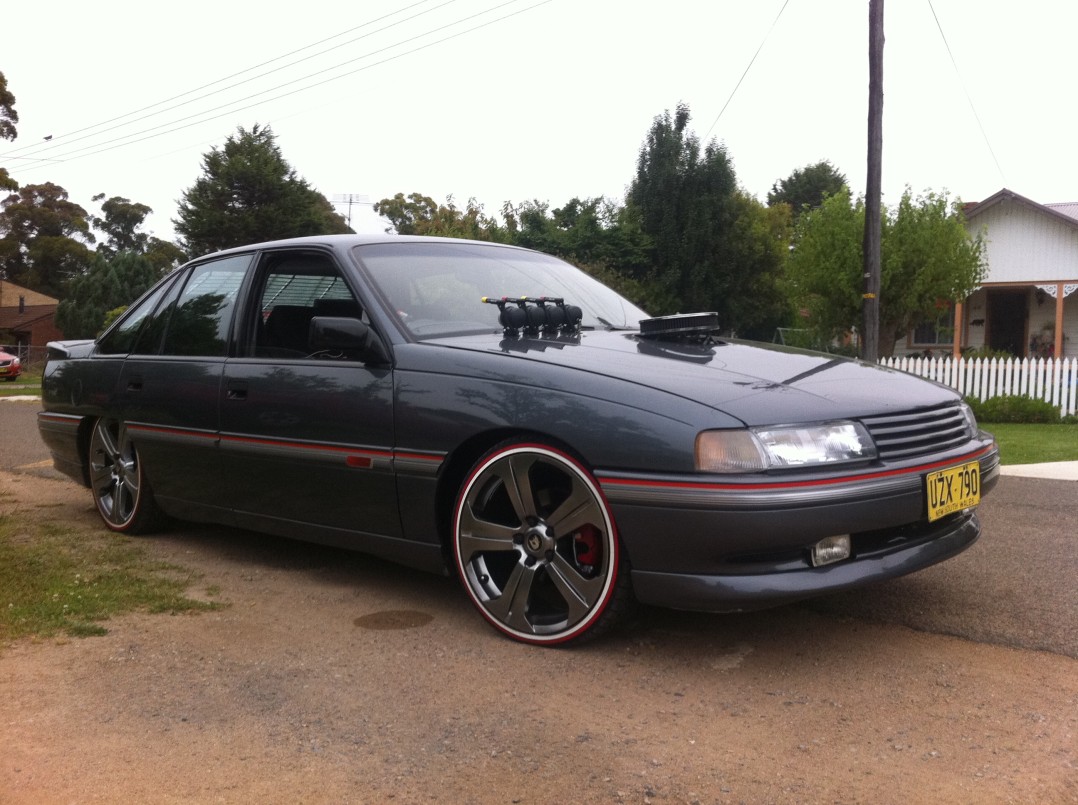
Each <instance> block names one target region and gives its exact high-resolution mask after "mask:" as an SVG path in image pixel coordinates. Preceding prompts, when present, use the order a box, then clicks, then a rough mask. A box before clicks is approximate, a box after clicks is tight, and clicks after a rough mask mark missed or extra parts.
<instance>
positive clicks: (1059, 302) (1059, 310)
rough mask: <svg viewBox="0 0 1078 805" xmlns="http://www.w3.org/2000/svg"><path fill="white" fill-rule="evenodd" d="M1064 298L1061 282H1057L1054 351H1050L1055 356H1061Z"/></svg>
mask: <svg viewBox="0 0 1078 805" xmlns="http://www.w3.org/2000/svg"><path fill="white" fill-rule="evenodd" d="M1064 299H1066V295H1065V294H1064V292H1063V283H1062V282H1061V283H1059V285H1058V286H1057V288H1056V343H1055V352H1053V353H1052V355H1054V356H1055V357H1056V358H1062V357H1063V300H1064Z"/></svg>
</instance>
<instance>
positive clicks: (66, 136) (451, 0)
mask: <svg viewBox="0 0 1078 805" xmlns="http://www.w3.org/2000/svg"><path fill="white" fill-rule="evenodd" d="M426 2H429V0H420V2H418V3H413V4H412V5H411V6H406V7H405V8H403V9H401V10H400V11H395V12H393V13H391V14H385V15H383V16H381V17H378V18H376V19H374V20H370V21H368V22H365V23H363V24H362V25H357V26H356V27H355V28H350V29H349V30H348V31H344V32H342V33H339V34H335V35H334V36H331V37H328V38H326V39H322V40H319V41H318V42H314V43H312V44H310V45H305V46H303V47H301V48H297V49H296V50H293V51H291V52H289V53H286V54H284V55H283V56H277V57H276V58H273V59H270V60H269V61H265V62H262V63H261V64H258V65H255V66H254V67H248V68H246V69H244V70H240V71H239V72H237V73H233V74H232V75H229V76H226V77H224V78H220V79H217V80H216V81H211V82H210V83H208V84H203V85H202V86H201V87H197V88H196V89H192V90H188V91H187V92H182V93H180V94H179V95H174V96H173V97H171V98H168V99H167V100H164V101H158V102H157V103H153V104H150V105H149V106H144V107H142V108H141V109H137V110H135V111H133V112H128V113H126V114H123V115H119V116H117V117H114V118H111V119H109V120H106V121H103V122H101V123H94V124H92V125H90V126H84V127H83V128H81V129H77V130H75V131H72V132H68V133H66V134H60V135H57V136H55V137H52V136H50V137H49V138H48V139H49V140H50V143H49V145H47V146H43V145H41V144H40V143H36V144H34V145H27V146H23V147H22V148H21V149H15V150H14V151H9V152H7V153H5V154H3V156H4V157H8V156H12V155H15V154H19V153H22V152H24V151H26V150H28V149H30V154H29V156H30V157H32V156H34V155H36V154H41V153H44V152H47V151H53V150H55V149H57V148H65V147H67V146H68V145H71V144H73V143H76V142H80V141H82V140H86V139H90V138H92V137H97V136H99V135H101V134H105V133H107V132H109V131H115V130H116V129H121V128H124V127H125V126H130V125H133V124H134V123H138V122H139V121H142V120H146V119H148V118H151V117H156V116H157V115H161V114H164V113H165V112H170V111H172V110H173V109H179V108H180V107H181V106H187V105H188V104H192V103H195V102H196V101H200V100H204V99H206V98H209V97H212V96H213V95H218V94H220V93H222V92H225V91H227V90H230V89H235V88H236V87H239V86H242V85H243V84H249V83H250V82H252V81H256V80H258V79H259V78H265V77H266V76H268V75H272V74H273V73H277V72H280V71H281V70H286V69H288V68H289V67H294V66H296V65H297V64H301V63H302V62H305V61H310V60H311V59H314V58H317V57H318V56H323V55H325V54H326V53H329V52H331V51H334V50H338V49H339V48H342V47H345V46H346V45H351V44H354V43H356V42H358V41H359V40H361V39H365V38H367V37H368V36H373V35H375V34H378V33H382V32H383V31H387V30H389V29H390V28H394V27H396V26H397V25H401V24H403V23H405V22H410V21H411V20H414V19H416V18H417V17H421V16H423V15H424V14H429V13H430V12H432V11H437V10H438V9H439V8H442V7H443V6H447V5H449V4H450V3H455V2H456V0H445V2H443V3H441V4H440V5H437V6H435V7H434V8H430V9H427V10H425V11H421V12H419V13H417V14H413V15H412V16H411V17H407V18H405V19H403V20H398V21H397V22H394V23H392V24H390V25H386V26H384V27H382V28H379V29H378V30H376V31H371V32H369V33H366V34H363V36H358V37H355V38H354V39H349V40H348V41H347V42H341V43H340V44H337V45H334V46H333V47H331V48H326V49H325V50H320V51H318V52H317V53H312V54H310V55H309V56H304V57H303V58H302V59H297V60H296V61H293V62H290V63H288V64H285V65H282V66H280V67H275V68H273V69H272V70H267V71H266V72H264V73H259V74H258V75H256V76H251V77H250V78H245V79H244V80H243V81H237V82H235V83H233V84H229V85H228V86H226V87H221V88H219V89H215V90H214V91H213V92H207V93H206V94H204V95H199V96H198V97H196V98H191V99H189V100H186V101H183V102H182V103H177V104H173V105H172V106H168V107H166V108H164V109H159V110H158V111H156V112H151V113H150V114H146V115H143V116H142V117H138V118H135V119H134V120H129V121H127V122H126V123H117V125H115V126H109V128H102V127H103V126H108V124H110V123H115V122H116V121H119V120H124V119H125V118H129V117H132V116H133V115H137V114H140V113H141V112H148V111H149V110H151V109H155V108H156V107H158V106H162V105H164V104H166V103H171V102H172V101H175V100H179V99H180V98H186V97H187V96H188V95H193V94H194V93H196V92H199V91H201V90H203V89H208V88H209V87H213V86H216V85H218V84H221V83H223V82H225V81H229V80H231V79H233V78H237V77H239V76H241V75H245V74H246V73H250V72H252V71H253V70H257V69H259V68H261V67H265V66H266V65H269V64H273V63H274V62H278V61H281V60H282V59H286V58H288V57H289V56H294V55H295V54H297V53H302V52H303V51H305V50H310V49H311V48H313V47H317V46H318V45H321V44H325V43H326V42H329V41H331V40H333V39H339V38H340V37H342V36H346V35H348V34H349V33H352V32H354V31H358V30H359V29H360V28H366V27H368V26H370V25H373V24H375V23H376V22H380V21H382V20H384V19H387V18H389V17H392V16H395V15H397V14H400V13H402V12H404V11H407V10H408V9H411V8H414V7H415V6H417V5H422V4H423V3H426ZM405 41H408V40H405ZM376 52H377V51H376ZM361 58H362V57H361ZM347 63H348V62H345V64H347ZM328 69H332V68H328ZM296 80H297V81H299V80H302V78H300V79H296ZM282 86H283V85H282ZM273 89H276V87H274V88H271V89H269V90H266V91H267V92H272V91H273ZM248 97H253V96H248ZM240 100H246V99H240ZM236 102H237V101H233V102H232V103H236ZM217 108H221V107H217ZM208 111H214V110H212V109H211V110H208ZM94 129H100V130H99V131H96V132H94V133H92V134H84V135H83V136H82V137H75V139H74V140H71V139H69V138H71V137H72V136H74V135H76V134H82V133H83V132H90V131H93V130H94ZM139 133H142V132H139ZM130 136H133V135H130ZM57 140H66V142H56V141H57ZM110 142H114V141H110ZM91 147H93V146H91ZM34 149H36V150H34ZM69 153H71V152H69ZM74 153H77V151H76V152H74ZM19 158H20V159H26V158H28V157H19Z"/></svg>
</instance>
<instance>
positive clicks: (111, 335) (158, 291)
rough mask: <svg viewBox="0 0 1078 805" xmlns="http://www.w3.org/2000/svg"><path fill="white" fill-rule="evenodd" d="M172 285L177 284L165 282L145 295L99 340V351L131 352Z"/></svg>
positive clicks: (107, 352)
mask: <svg viewBox="0 0 1078 805" xmlns="http://www.w3.org/2000/svg"><path fill="white" fill-rule="evenodd" d="M171 285H175V283H174V282H173V283H169V282H163V283H161V284H160V285H158V286H157V288H155V289H154V290H153V291H152V292H151V293H150V294H149V295H148V296H145V297H144V298H143V299H142V301H141V302H139V303H138V304H137V305H136V306H135V307H134V308H133V309H132V310H131V312H130V313H128V314H127V315H126V316H124V318H123V319H121V320H120V322H119V323H118V324H117V325H116V326H115V327H113V328H112V329H111V330H109V331H108V333H106V334H105V336H104V337H103V338H102V339H101V340H100V341H99V342H98V344H97V351H98V352H99V353H102V354H105V355H126V354H127V353H128V352H131V350H132V349H133V348H134V346H135V341H136V340H137V339H138V337H139V334H140V333H141V332H142V330H143V329H144V325H145V324H146V323H147V321H148V320H149V319H150V316H151V314H152V313H153V311H154V308H156V307H157V303H158V302H160V301H161V297H162V296H164V294H165V291H166V290H167V289H168V288H169V287H170V286H171Z"/></svg>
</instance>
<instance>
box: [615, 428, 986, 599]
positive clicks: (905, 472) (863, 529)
mask: <svg viewBox="0 0 1078 805" xmlns="http://www.w3.org/2000/svg"><path fill="white" fill-rule="evenodd" d="M974 460H975V461H977V462H979V464H980V469H981V494H982V496H983V495H985V494H987V493H988V492H990V491H991V489H992V488H993V487H994V486H995V484H996V482H997V481H998V479H999V453H998V450H997V449H996V446H995V445H994V444H993V443H991V442H988V443H987V444H982V445H981V446H979V447H978V448H977V449H975V450H973V451H972V452H971V451H970V450H969V447H968V446H967V448H966V450H965V451H958V452H956V453H955V454H953V455H949V456H947V457H946V458H937V459H936V460H932V461H928V462H922V463H919V464H909V465H906V466H902V467H886V468H875V469H873V470H870V471H862V472H860V473H856V474H850V475H846V476H831V477H826V476H819V477H815V478H802V479H796V480H789V476H787V478H786V479H781V480H779V479H775V480H772V479H765V480H757V481H755V482H748V483H738V482H736V481H735V482H724V481H714V482H700V481H696V480H692V479H690V480H688V481H686V480H685V479H681V480H680V481H674V480H672V479H657V478H655V477H650V478H643V477H639V476H638V477H635V478H633V477H631V476H629V475H626V474H614V473H607V474H602V473H600V474H599V479H600V483H601V484H602V487H603V491H604V494H606V496H607V499H608V500H609V501H610V504H611V508H612V509H613V511H614V516H615V519H616V521H617V523H618V527H619V533H620V536H621V539H622V542H623V544H624V546H625V549H626V552H627V553H628V555H629V560H630V563H631V565H632V568H633V571H632V580H633V588H634V592H635V593H636V597H637V598H638V599H639V600H640V601H641V602H643V603H648V604H655V605H659V606H664V607H671V608H674V609H688V610H701V611H710V612H728V611H739V610H750V609H761V608H764V607H769V606H775V605H778V604H782V603H786V602H789V601H794V600H797V599H800V598H807V597H811V596H815V595H820V594H824V593H829V592H836V591H840V590H846V589H849V588H852V587H857V586H860V585H863V584H869V583H872V582H877V581H883V580H885V579H890V578H895V577H898V576H902V575H906V574H908V573H912V572H914V571H916V570H920V569H922V568H925V567H929V566H930V565H933V564H936V563H937V562H941V561H943V560H945V559H947V558H949V557H951V556H954V555H956V554H958V553H960V552H961V551H963V550H965V549H966V548H968V547H969V546H970V545H972V544H973V543H974V542H975V541H976V539H977V537H978V536H979V535H980V522H979V520H978V518H977V517H976V515H975V514H974V512H973V511H971V510H965V511H962V512H958V513H956V514H953V515H950V516H948V517H945V518H943V519H941V520H938V521H936V522H932V523H930V522H929V521H928V519H927V516H926V504H925V476H926V474H927V473H929V472H932V471H935V470H938V469H943V468H947V467H950V466H957V465H960V464H963V463H965V462H969V461H974ZM841 534H849V535H850V538H851V544H852V552H851V556H850V558H848V559H846V560H843V561H841V562H838V563H835V564H831V565H825V566H822V567H814V566H813V565H812V563H811V560H810V555H811V550H812V546H813V545H815V544H816V543H817V542H818V541H819V540H821V539H824V538H825V537H830V536H836V535H841Z"/></svg>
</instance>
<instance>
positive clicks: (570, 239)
mask: <svg viewBox="0 0 1078 805" xmlns="http://www.w3.org/2000/svg"><path fill="white" fill-rule="evenodd" d="M502 214H503V216H504V217H505V221H506V227H507V228H508V229H509V231H510V232H511V233H512V236H513V238H512V239H513V243H515V244H516V245H518V246H524V247H526V248H529V249H538V250H539V251H542V252H547V253H548V254H553V255H556V256H558V257H561V258H562V259H564V260H568V261H569V262H572V263H576V264H578V265H592V266H597V265H603V266H607V267H610V268H611V269H616V270H617V271H620V272H621V273H624V274H626V275H632V274H634V273H640V272H642V271H643V270H644V268H645V267H646V265H647V260H648V247H649V246H650V241H649V240H648V238H647V236H645V235H644V233H643V232H642V231H641V230H640V226H639V223H638V221H637V220H636V219H635V218H634V217H633V216H632V215H631V214H630V212H629V210H627V209H626V208H625V207H623V206H620V205H618V204H615V203H614V202H612V201H610V200H608V199H606V198H604V197H602V196H599V197H598V198H585V199H581V198H579V197H574V198H572V199H570V200H569V201H568V202H566V204H565V206H563V207H558V208H555V209H554V210H551V209H550V205H549V204H547V203H545V202H540V201H537V200H536V201H526V202H524V203H522V204H520V205H518V206H515V207H514V206H513V205H511V204H506V205H505V206H504V207H503V208H502Z"/></svg>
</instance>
